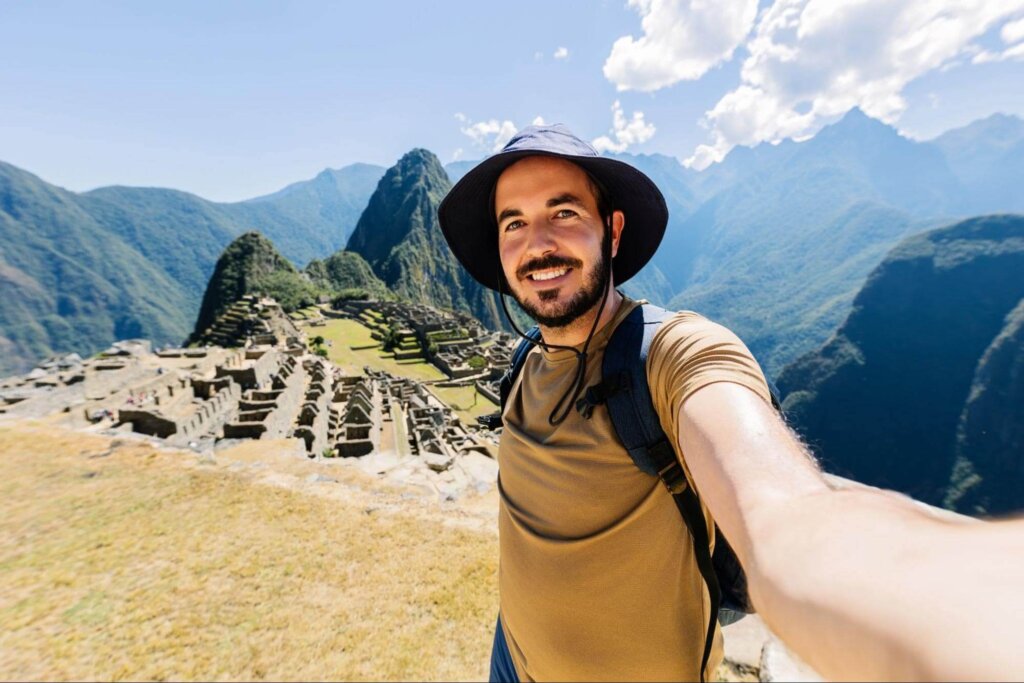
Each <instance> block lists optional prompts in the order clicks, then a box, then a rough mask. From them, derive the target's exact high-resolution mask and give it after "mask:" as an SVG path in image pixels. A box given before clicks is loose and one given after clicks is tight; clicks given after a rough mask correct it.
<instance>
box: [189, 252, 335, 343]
mask: <svg viewBox="0 0 1024 683" xmlns="http://www.w3.org/2000/svg"><path fill="white" fill-rule="evenodd" d="M247 294H260V295H265V296H270V297H273V298H274V299H276V300H277V301H278V303H280V304H281V307H282V308H283V309H284V310H285V311H292V310H295V309H298V308H301V307H303V306H308V305H310V304H312V303H314V302H315V301H316V297H317V290H316V288H315V287H314V286H313V285H312V283H310V282H309V279H308V278H307V277H305V276H304V275H303V274H301V273H300V272H299V271H297V270H296V269H295V266H293V265H292V264H291V263H289V262H288V260H287V259H286V258H284V257H283V256H281V254H280V253H279V252H278V251H277V249H275V248H274V245H273V244H271V242H270V241H269V240H268V239H267V238H266V237H264V236H263V235H261V234H260V233H258V232H247V233H245V234H244V235H242V236H241V237H239V238H238V239H236V240H235V241H234V242H232V243H231V244H229V245H228V247H227V249H225V250H224V253H223V254H221V256H220V258H219V259H217V265H216V266H215V267H214V269H213V275H212V276H211V277H210V283H209V284H208V285H207V287H206V292H205V293H204V294H203V303H202V305H201V306H200V307H199V317H198V318H197V319H196V324H195V328H194V330H193V332H192V336H191V339H192V340H197V339H199V338H200V337H201V336H202V334H203V333H204V332H205V331H206V330H207V329H208V328H209V327H210V326H211V325H212V324H213V322H214V321H215V320H216V319H217V317H218V316H220V315H222V314H223V313H224V312H225V311H227V309H228V308H229V307H230V306H231V304H233V303H235V302H236V301H238V300H239V299H241V298H242V297H243V296H245V295H247Z"/></svg>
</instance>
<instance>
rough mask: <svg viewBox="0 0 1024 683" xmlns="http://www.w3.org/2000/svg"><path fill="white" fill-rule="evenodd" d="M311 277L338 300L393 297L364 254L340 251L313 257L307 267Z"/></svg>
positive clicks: (306, 270) (324, 290) (307, 272)
mask: <svg viewBox="0 0 1024 683" xmlns="http://www.w3.org/2000/svg"><path fill="white" fill-rule="evenodd" d="M305 273H306V275H307V276H308V277H309V279H310V280H311V281H312V282H313V283H314V284H315V285H316V286H317V287H319V288H320V289H321V290H322V291H323V292H325V293H327V294H328V295H330V296H332V297H334V298H335V299H340V300H345V299H389V298H394V297H393V296H392V295H391V293H390V292H388V289H387V287H386V286H385V285H384V283H383V282H381V281H380V279H379V278H378V277H377V276H376V275H374V274H373V270H372V269H371V268H370V264H368V263H367V262H366V261H365V260H364V259H363V257H362V256H360V255H359V254H357V253H355V252H353V251H339V252H336V253H334V254H332V255H331V256H330V257H329V258H327V259H325V260H324V261H318V260H313V261H310V262H309V265H307V266H306V269H305Z"/></svg>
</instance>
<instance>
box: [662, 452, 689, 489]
mask: <svg viewBox="0 0 1024 683" xmlns="http://www.w3.org/2000/svg"><path fill="white" fill-rule="evenodd" d="M658 477H659V478H660V479H661V483H663V484H664V485H665V488H667V489H668V492H669V493H671V494H672V495H673V496H676V495H679V494H680V493H682V492H683V491H685V490H686V487H687V486H689V483H688V482H687V481H686V472H684V471H683V466H682V465H680V464H679V461H678V460H675V459H673V460H672V462H670V463H669V464H668V465H665V467H663V468H662V469H660V470H658Z"/></svg>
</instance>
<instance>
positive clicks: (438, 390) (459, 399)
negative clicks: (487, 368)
mask: <svg viewBox="0 0 1024 683" xmlns="http://www.w3.org/2000/svg"><path fill="white" fill-rule="evenodd" d="M430 390H431V391H433V392H434V393H435V394H436V395H437V397H438V398H439V399H441V400H442V401H444V402H445V403H447V404H448V405H449V406H451V408H452V410H454V411H455V414H456V415H458V416H459V418H460V419H462V421H463V423H465V424H476V418H478V417H479V416H481V415H487V414H488V413H493V412H495V411H496V410H498V407H497V406H496V405H494V404H493V403H491V401H490V399H488V398H487V397H485V396H484V395H483V394H481V393H480V392H478V391H477V390H476V387H475V386H468V387H439V386H432V387H430Z"/></svg>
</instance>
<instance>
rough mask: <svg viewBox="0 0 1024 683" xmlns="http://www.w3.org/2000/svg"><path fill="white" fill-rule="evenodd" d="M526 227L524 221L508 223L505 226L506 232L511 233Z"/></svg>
mask: <svg viewBox="0 0 1024 683" xmlns="http://www.w3.org/2000/svg"><path fill="white" fill-rule="evenodd" d="M524 225H526V223H523V222H522V221H509V222H508V223H506V224H505V232H510V231H512V230H518V229H519V228H521V227H523V226H524Z"/></svg>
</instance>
